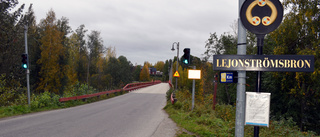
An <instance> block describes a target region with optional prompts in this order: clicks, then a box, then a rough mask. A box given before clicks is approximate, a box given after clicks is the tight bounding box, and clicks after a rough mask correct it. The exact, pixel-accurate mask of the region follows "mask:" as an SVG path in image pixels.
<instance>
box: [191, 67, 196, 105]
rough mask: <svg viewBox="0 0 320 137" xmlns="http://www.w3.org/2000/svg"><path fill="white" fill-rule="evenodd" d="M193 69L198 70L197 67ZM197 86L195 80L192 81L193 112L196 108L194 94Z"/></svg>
mask: <svg viewBox="0 0 320 137" xmlns="http://www.w3.org/2000/svg"><path fill="white" fill-rule="evenodd" d="M193 69H196V66H193ZM195 86H196V81H195V79H193V80H192V107H191V110H193V108H194V92H195Z"/></svg>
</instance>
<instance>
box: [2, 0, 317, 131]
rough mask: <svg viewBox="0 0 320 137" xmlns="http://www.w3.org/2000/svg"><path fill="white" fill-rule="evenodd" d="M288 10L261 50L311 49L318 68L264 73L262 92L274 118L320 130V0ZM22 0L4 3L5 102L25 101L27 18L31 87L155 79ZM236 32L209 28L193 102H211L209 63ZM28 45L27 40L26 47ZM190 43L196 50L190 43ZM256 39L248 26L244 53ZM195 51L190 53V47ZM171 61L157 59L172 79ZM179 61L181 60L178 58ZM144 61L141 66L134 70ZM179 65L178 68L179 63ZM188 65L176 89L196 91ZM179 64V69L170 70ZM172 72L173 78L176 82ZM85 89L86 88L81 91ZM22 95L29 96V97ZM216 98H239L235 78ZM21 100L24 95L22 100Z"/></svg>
mask: <svg viewBox="0 0 320 137" xmlns="http://www.w3.org/2000/svg"><path fill="white" fill-rule="evenodd" d="M282 4H283V5H284V6H285V8H286V10H287V12H286V14H285V15H284V18H283V22H282V24H281V25H280V27H279V28H278V29H277V30H275V31H274V32H272V33H270V34H268V35H267V36H266V38H265V42H264V43H265V44H264V47H263V48H264V49H263V53H264V54H266V55H314V57H315V65H314V66H315V71H314V72H312V73H305V72H263V75H262V92H268V93H271V119H273V120H280V119H283V118H285V119H293V121H295V122H296V124H297V125H298V126H299V128H300V130H301V131H308V130H312V131H316V132H317V133H318V134H319V133H320V131H319V129H320V127H319V124H318V123H320V114H319V113H318V112H319V110H320V93H319V91H320V86H319V83H320V76H319V74H320V70H319V65H320V60H319V58H320V51H319V46H320V20H319V16H320V11H319V9H320V4H319V0H284V1H283V2H282ZM16 6H17V0H5V1H2V2H1V11H0V20H1V22H0V28H1V29H0V46H1V49H0V53H1V54H0V56H1V57H0V74H1V76H0V105H1V106H10V105H15V104H19V103H20V104H21V102H22V103H25V102H26V101H25V100H26V98H24V99H21V97H20V95H25V94H26V84H25V83H26V77H25V70H23V69H22V68H21V57H20V56H21V54H22V53H24V52H25V49H24V25H25V23H26V22H28V24H27V25H28V46H29V49H28V50H29V62H30V66H29V67H30V70H31V72H30V75H31V76H32V77H31V79H30V83H31V89H32V92H33V94H41V93H44V92H45V91H47V92H50V93H52V94H56V95H59V96H65V95H74V94H78V93H76V92H79V90H78V89H82V87H86V89H90V88H92V89H94V90H95V92H98V91H102V90H110V89H115V88H118V87H121V86H124V85H125V84H127V83H130V82H132V81H148V80H151V78H150V75H148V74H145V73H141V72H146V71H145V70H144V71H141V68H143V69H146V68H148V67H151V66H152V65H151V64H150V63H148V62H146V63H145V64H144V66H133V65H132V63H131V62H130V61H128V60H127V58H126V57H125V56H119V57H118V58H117V57H116V49H115V47H105V46H104V45H103V40H102V38H101V37H100V32H99V31H96V30H93V31H90V32H88V30H87V29H86V28H85V25H80V26H79V27H78V28H77V29H76V30H72V29H71V27H70V26H69V20H68V19H67V18H66V17H62V18H61V19H57V18H56V15H55V13H54V11H53V10H49V12H48V13H47V17H46V18H45V19H42V20H41V21H40V23H38V24H37V23H36V21H35V16H34V12H33V10H32V6H30V7H29V10H28V12H27V13H22V11H23V9H24V8H25V5H22V6H21V7H18V9H17V10H16V11H12V10H13V9H14V8H16ZM232 28H234V32H233V33H224V34H222V35H220V36H218V35H217V34H216V33H211V34H210V36H209V38H208V40H207V41H206V43H204V48H206V49H207V51H206V52H205V53H204V58H202V59H200V58H198V57H194V56H192V58H191V60H192V65H195V66H196V67H197V69H201V70H202V79H201V80H197V82H196V102H198V103H206V102H205V100H206V99H208V98H211V97H212V93H213V84H214V83H213V81H214V75H215V74H216V73H218V72H215V71H213V70H212V64H211V63H210V61H211V59H212V55H217V54H236V52H237V49H236V47H237V32H236V28H237V27H236V25H234V26H232ZM22 45H23V46H22ZM191 50H192V49H191ZM256 50H257V49H256V38H255V35H253V34H252V33H250V32H247V55H255V54H256ZM191 54H192V52H191ZM170 62H172V61H168V60H167V61H165V62H163V61H159V62H158V63H156V64H155V65H154V67H156V68H157V69H158V70H160V71H162V72H164V74H163V77H162V78H160V79H161V80H163V81H166V80H168V70H169V66H175V63H176V58H175V59H174V63H173V64H171V63H170ZM179 64H181V63H179ZM137 68H139V69H137ZM174 68H175V67H174ZM187 68H188V67H187V66H183V65H180V66H179V70H178V71H179V74H180V78H179V79H178V86H179V89H182V91H189V92H190V91H191V89H192V87H191V85H192V84H191V83H192V80H188V79H187ZM172 71H174V69H173V70H172ZM247 77H249V78H248V79H247V82H246V83H247V84H246V85H247V86H246V91H255V80H256V79H255V77H256V73H255V72H247ZM174 82H175V79H173V83H174ZM81 94H85V93H81ZM24 97H25V96H24ZM217 99H218V102H219V104H230V105H236V84H220V83H219V84H218V95H217ZM21 100H24V101H21Z"/></svg>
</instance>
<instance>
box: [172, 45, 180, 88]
mask: <svg viewBox="0 0 320 137" xmlns="http://www.w3.org/2000/svg"><path fill="white" fill-rule="evenodd" d="M174 44H176V45H177V64H176V71H178V68H179V42H174V43H173V44H172V49H171V50H172V51H174ZM175 90H178V77H176V87H175Z"/></svg>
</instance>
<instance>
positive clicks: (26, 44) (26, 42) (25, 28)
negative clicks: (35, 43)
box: [24, 23, 30, 105]
mask: <svg viewBox="0 0 320 137" xmlns="http://www.w3.org/2000/svg"><path fill="white" fill-rule="evenodd" d="M27 33H28V25H27V23H26V24H25V25H24V42H25V50H26V54H27V55H28V41H27V39H28V38H27ZM27 60H28V61H27V63H28V65H27V66H28V67H27V70H26V71H27V89H28V105H30V82H29V79H30V70H29V67H30V65H29V57H28V58H27Z"/></svg>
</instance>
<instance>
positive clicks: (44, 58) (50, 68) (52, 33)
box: [37, 10, 65, 93]
mask: <svg viewBox="0 0 320 137" xmlns="http://www.w3.org/2000/svg"><path fill="white" fill-rule="evenodd" d="M40 28H41V30H42V31H41V40H40V42H41V44H42V45H41V46H40V49H41V58H40V59H39V60H38V61H37V63H38V64H40V65H41V70H40V72H39V74H40V76H41V78H40V83H39V85H38V87H37V90H39V91H50V92H53V93H59V89H60V88H61V87H62V83H61V79H62V78H63V76H64V74H63V72H64V70H63V67H64V66H62V65H61V64H60V62H59V61H60V58H63V56H64V53H65V48H64V46H63V45H62V41H63V36H64V34H63V32H61V31H59V30H58V26H57V22H56V15H55V12H54V11H53V10H50V11H49V12H48V13H47V17H46V19H44V20H41V22H40Z"/></svg>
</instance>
